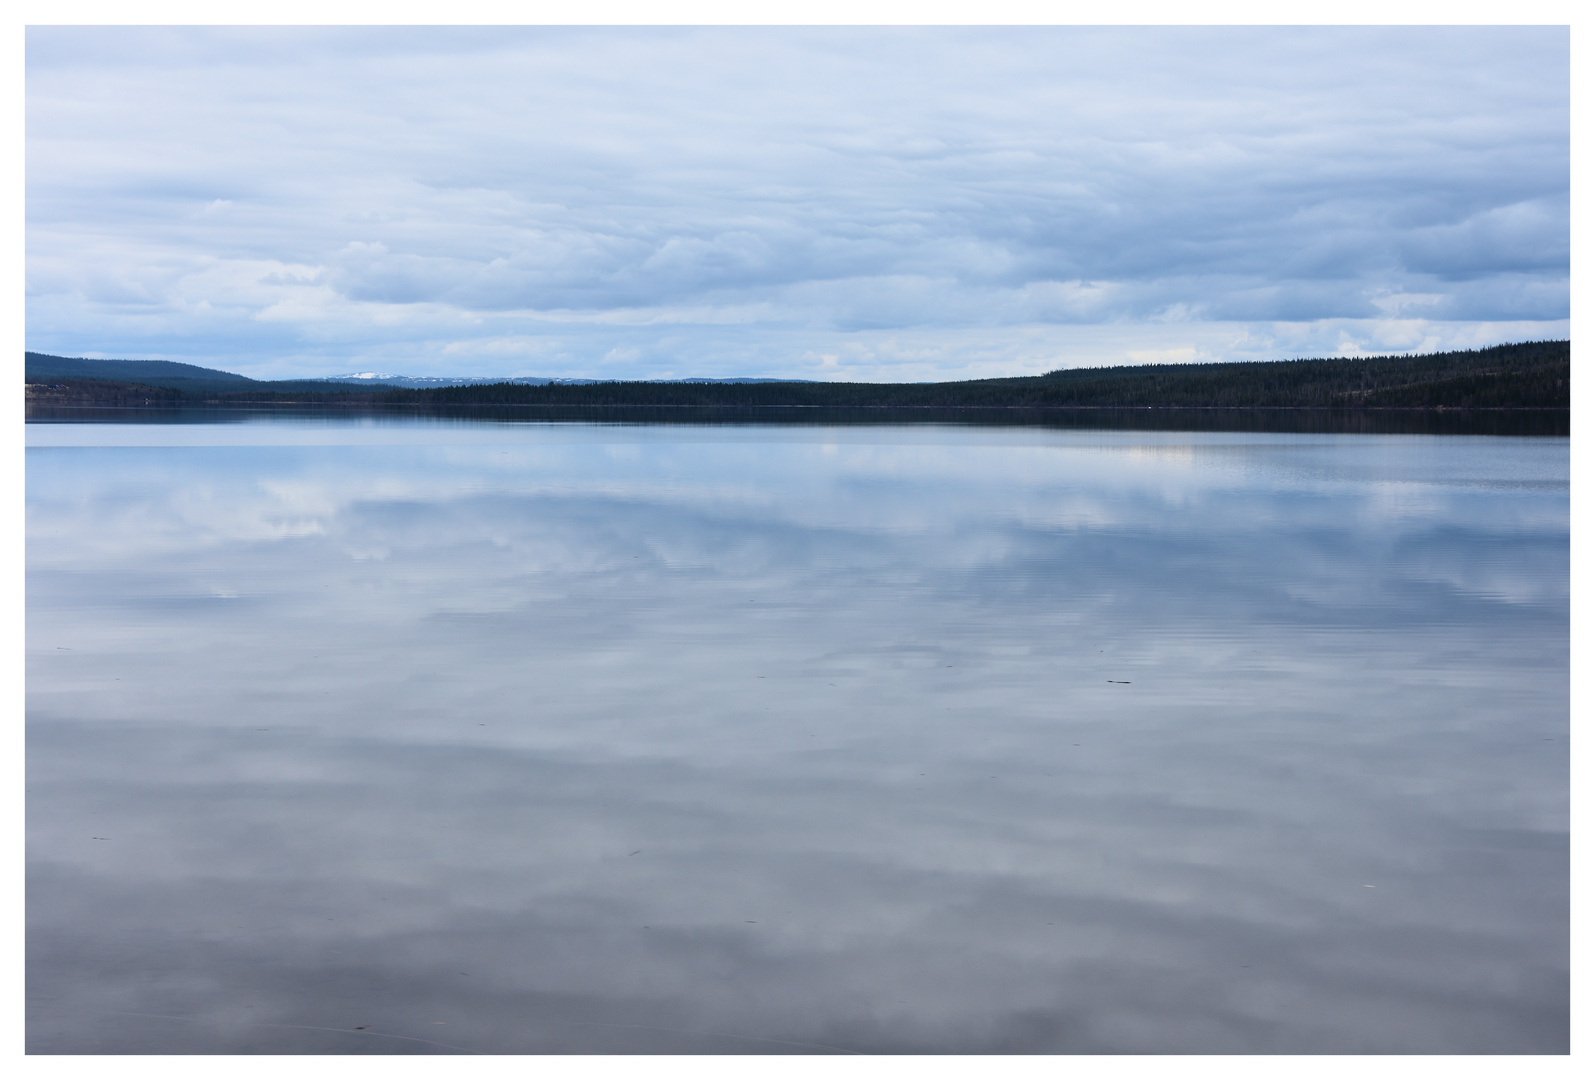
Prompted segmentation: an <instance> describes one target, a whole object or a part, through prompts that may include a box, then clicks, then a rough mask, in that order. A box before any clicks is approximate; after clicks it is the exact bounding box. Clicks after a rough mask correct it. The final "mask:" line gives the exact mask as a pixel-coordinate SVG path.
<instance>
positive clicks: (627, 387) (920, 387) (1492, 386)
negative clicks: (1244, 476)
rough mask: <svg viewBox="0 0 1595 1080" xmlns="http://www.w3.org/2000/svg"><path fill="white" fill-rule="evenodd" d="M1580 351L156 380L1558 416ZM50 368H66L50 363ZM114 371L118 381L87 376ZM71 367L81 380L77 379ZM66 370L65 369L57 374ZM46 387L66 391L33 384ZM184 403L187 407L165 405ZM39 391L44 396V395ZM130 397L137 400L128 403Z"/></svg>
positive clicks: (676, 400)
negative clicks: (404, 379)
mask: <svg viewBox="0 0 1595 1080" xmlns="http://www.w3.org/2000/svg"><path fill="white" fill-rule="evenodd" d="M1571 356H1572V351H1571V344H1570V342H1567V341H1533V342H1523V343H1519V344H1513V345H1497V346H1495V347H1493V348H1488V349H1474V350H1466V351H1458V352H1445V353H1430V354H1427V355H1423V356H1377V357H1333V358H1325V359H1317V360H1280V361H1272V362H1266V363H1226V364H1157V365H1149V366H1142V367H1114V368H1069V369H1064V370H1060V371H1053V372H1048V373H1047V374H1045V375H1034V376H1024V377H1018V378H1006V379H973V380H969V381H965V382H941V383H833V382H763V383H690V382H671V383H662V382H602V383H592V384H586V385H548V386H528V385H524V384H520V383H489V384H479V385H475V386H454V387H442V388H437V389H424V390H411V389H387V390H381V389H376V388H372V387H362V386H351V385H348V384H336V383H331V384H329V383H325V382H316V381H308V380H297V381H291V382H288V381H285V382H260V381H255V380H252V379H244V378H242V377H241V376H236V375H229V374H228V373H225V372H216V373H215V374H216V375H218V376H225V378H221V379H217V380H209V379H207V378H205V377H203V376H202V375H196V374H195V373H203V372H205V371H206V370H207V369H204V368H192V367H189V366H188V365H175V364H174V365H166V366H167V367H170V368H173V369H176V368H186V369H187V370H183V371H175V370H174V371H171V372H170V373H168V372H164V371H163V372H162V373H160V376H159V377H155V378H151V379H149V380H148V382H149V384H150V385H152V386H160V387H162V388H163V391H162V392H163V400H166V401H177V402H193V403H212V404H227V403H237V404H251V403H267V402H287V401H296V402H306V403H310V402H322V403H327V404H334V403H338V404H346V405H389V406H432V407H453V406H476V407H480V406H505V407H513V406H563V407H618V406H627V407H655V408H701V409H749V408H754V409H756V408H762V407H773V406H788V407H802V406H806V407H811V408H972V407H986V408H1026V407H1028V408H1046V409H1059V408H1075V409H1114V408H1117V409H1135V408H1140V409H1144V408H1161V409H1179V408H1187V409H1199V408H1206V409H1211V408H1307V409H1369V408H1379V409H1391V408H1399V409H1435V408H1447V409H1553V410H1555V409H1560V410H1566V409H1567V408H1568V404H1569V400H1570V384H1571V374H1570V373H1571ZM46 361H51V362H57V361H58V363H46ZM139 363H141V362H140V361H62V360H61V358H59V357H39V356H38V355H37V354H29V356H28V375H27V380H28V383H29V384H30V390H29V400H30V401H34V400H39V401H44V400H49V401H51V402H52V403H56V404H69V403H72V402H74V401H75V402H77V403H82V404H86V403H100V404H122V403H131V400H132V399H133V398H135V397H137V396H138V394H137V392H136V391H135V390H133V389H130V387H131V386H133V385H134V384H133V383H131V382H129V381H128V376H127V375H126V374H125V372H126V371H128V370H137V369H136V365H137V364H139ZM94 364H116V365H119V366H118V367H117V368H116V373H117V375H118V376H119V378H118V379H116V380H94V379H88V378H84V377H82V376H81V375H79V374H76V373H77V372H81V371H83V370H96V369H94V368H93V367H92V366H91V365H94ZM66 370H71V371H72V372H74V374H73V375H72V376H65V377H64V373H65V371H66ZM52 372H54V373H52ZM41 385H48V386H54V387H58V388H60V389H58V390H52V391H44V390H39V389H35V388H36V387H39V386H41ZM166 394H176V395H178V397H177V398H166V397H165V396H164V395H166ZM36 395H37V396H36ZM124 399H125V401H124Z"/></svg>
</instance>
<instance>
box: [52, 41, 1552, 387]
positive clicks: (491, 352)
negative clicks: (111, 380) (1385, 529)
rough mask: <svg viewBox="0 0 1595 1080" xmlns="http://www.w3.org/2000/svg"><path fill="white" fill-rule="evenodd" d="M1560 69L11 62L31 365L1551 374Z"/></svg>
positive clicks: (484, 54) (1369, 60) (1037, 57)
mask: <svg viewBox="0 0 1595 1080" xmlns="http://www.w3.org/2000/svg"><path fill="white" fill-rule="evenodd" d="M1568 55H1569V54H1568V36H1567V32H1566V30H1565V29H1555V28H1552V29H1502V28H1484V29H1434V28H1418V29H1369V30H1354V29H1345V30H1323V29H1312V30H1300V29H1297V30H1268V31H1263V30H1236V29H1223V28H1211V29H1134V30H1111V29H1068V28H1059V29H1033V28H1032V29H1022V30H1014V29H988V30H967V29H957V30H953V29H941V30H900V29H891V30H862V29H847V30H766V29H744V30H674V29H626V30H567V29H525V30H502V29H494V30H474V29H473V30H453V31H451V30H436V29H427V30H424V31H410V30H397V29H394V30H384V29H358V30H332V29H322V30H259V29H252V30H211V31H194V30H171V29H161V28H138V29H126V28H116V29H104V28H101V29H83V28H46V29H38V28H35V29H32V30H30V31H29V34H28V166H27V168H28V207H27V212H28V344H29V347H30V348H35V349H41V350H44V351H50V352H62V353H71V354H80V355H81V354H88V355H113V356H150V357H155V356H160V357H170V358H179V359H187V360H194V361H198V362H211V363H215V364H217V365H218V366H223V367H227V368H230V369H232V370H238V371H243V372H246V373H250V374H257V375H289V374H327V373H332V372H334V371H340V370H348V369H352V368H355V367H372V366H377V367H383V368H387V369H390V370H403V371H407V372H410V373H429V374H481V373H502V374H542V375H570V376H592V375H599V376H613V377H638V376H643V377H648V376H659V377H668V376H673V375H677V376H679V375H686V374H703V375H726V374H745V375H771V374H773V375H791V376H798V377H811V378H813V377H817V378H829V377H862V378H941V377H958V376H962V375H975V374H1000V373H1008V372H1012V373H1016V374H1017V373H1023V372H1030V371H1040V370H1046V369H1048V368H1053V367H1058V366H1064V365H1074V364H1081V363H1122V362H1136V361H1137V360H1148V359H1220V358H1232V357H1234V358H1244V359H1253V358H1255V359H1262V358H1270V357H1277V356H1283V355H1308V354H1322V353H1325V352H1334V351H1354V350H1359V349H1369V350H1384V349H1409V348H1434V347H1445V346H1451V345H1476V344H1488V343H1492V342H1495V341H1500V340H1508V339H1514V338H1522V337H1534V336H1551V335H1557V336H1560V335H1563V334H1566V333H1567V326H1568V322H1567V320H1568V305H1569V298H1568V266H1569V227H1568V214H1569V119H1568V107H1569V90H1568V85H1569V80H1568V70H1569V69H1568Z"/></svg>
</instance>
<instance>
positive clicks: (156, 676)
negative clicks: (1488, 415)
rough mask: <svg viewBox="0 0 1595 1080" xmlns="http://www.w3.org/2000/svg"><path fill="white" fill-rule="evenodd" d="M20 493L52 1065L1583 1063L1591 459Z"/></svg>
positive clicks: (924, 446)
mask: <svg viewBox="0 0 1595 1080" xmlns="http://www.w3.org/2000/svg"><path fill="white" fill-rule="evenodd" d="M28 437H29V446H30V449H29V451H28V520H27V525H28V641H27V648H28V788H29V791H28V802H29V817H28V827H29V840H28V845H29V846H28V856H29V903H28V916H29V932H28V933H29V937H28V942H29V1001H30V1018H29V1028H28V1035H29V1049H30V1050H31V1051H33V1052H36V1053H40V1052H42V1053H93V1052H111V1053H136V1052H157V1053H181V1052H205V1053H237V1052H313V1053H407V1052H456V1051H458V1050H474V1051H481V1052H487V1053H532V1052H556V1053H579V1052H652V1053H673V1052H685V1053H761V1052H775V1053H796V1052H805V1051H814V1052H834V1051H835V1050H851V1051H857V1052H866V1053H869V1052H875V1053H879V1052H912V1053H940V1052H977V1053H1000V1052H1050V1053H1066V1052H1085V1053H1105V1052H1175V1053H1182V1052H1183V1053H1195V1052H1343V1051H1350V1052H1406V1051H1419V1052H1456V1053H1473V1052H1528V1053H1544V1052H1551V1053H1560V1052H1566V1050H1567V1046H1568V1012H1567V1008H1568V953H1567V947H1568V848H1567V842H1568V817H1567V813H1568V811H1567V799H1568V757H1567V735H1568V618H1569V615H1568V444H1567V440H1565V439H1486V438H1423V437H1404V436H1391V437H1366V436H1363V437H1357V436H1349V437H1348V436H1291V435H1255V434H1224V433H1207V434H1189V433H1156V432H1121V433H1114V432H1082V431H1073V432H1059V431H1047V430H1044V429H1023V430H1000V429H958V428H951V427H946V428H904V427H898V428H865V427H855V428H825V429H801V428H774V429H773V428H760V427H743V428H692V427H667V426H656V427H604V426H578V425H571V426H559V425H527V426H516V425H477V426H471V425H449V424H430V425H428V424H414V425H403V424H390V425H369V424H368V425H343V426H339V425H315V424H275V425H273V424H248V425H227V426H216V427H210V426H186V427H160V426H140V427H129V426H121V425H30V426H29V428H28Z"/></svg>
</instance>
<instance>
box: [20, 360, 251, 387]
mask: <svg viewBox="0 0 1595 1080" xmlns="http://www.w3.org/2000/svg"><path fill="white" fill-rule="evenodd" d="M23 358H24V361H25V365H24V366H25V374H26V377H27V378H28V379H30V380H37V379H46V378H69V379H70V378H76V379H104V380H106V381H107V382H121V383H138V384H140V385H143V386H170V387H172V388H173V389H183V388H184V387H193V386H198V385H200V384H202V383H203V384H206V385H209V384H212V383H214V384H220V385H226V386H230V387H242V386H245V385H248V384H249V383H253V382H254V381H255V380H254V379H251V378H248V377H246V376H243V375H234V374H233V373H232V372H231V371H218V370H216V369H215V368H205V367H199V366H198V365H195V364H179V363H177V362H176V361H173V360H88V359H83V358H80V357H70V356H50V355H47V354H46V353H36V352H30V353H23Z"/></svg>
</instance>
